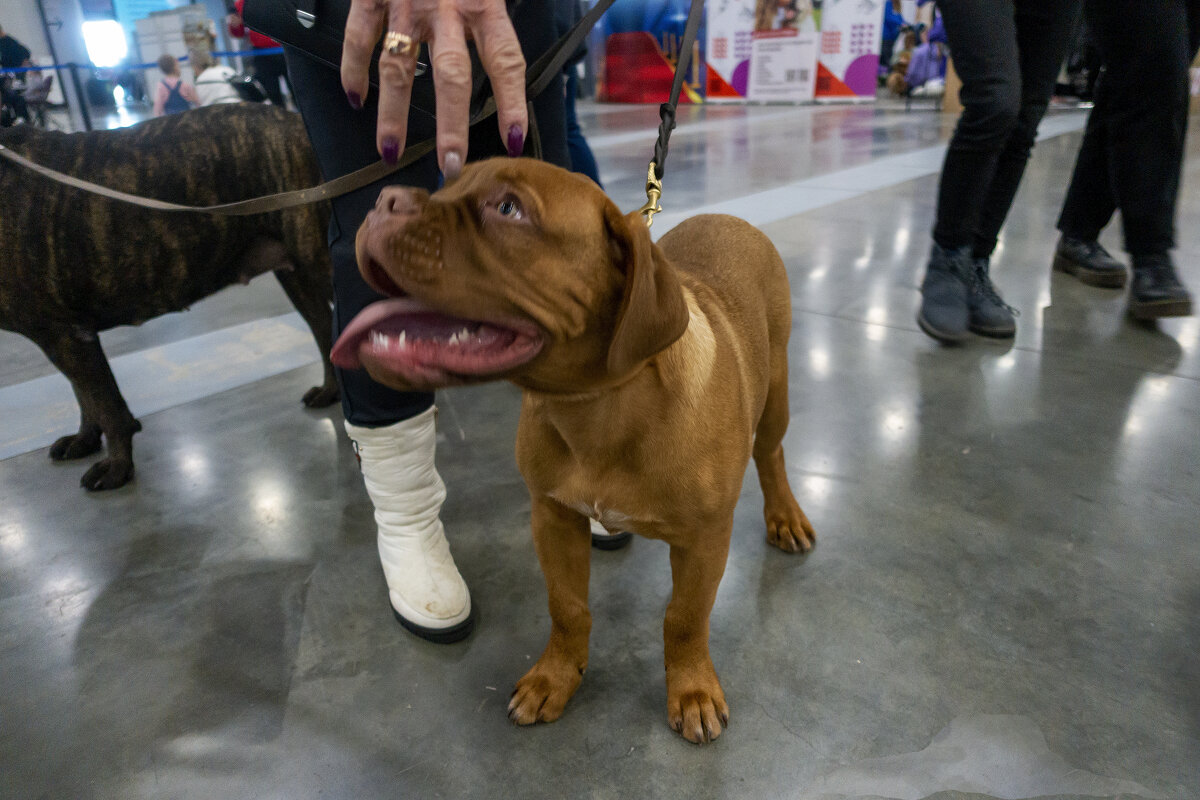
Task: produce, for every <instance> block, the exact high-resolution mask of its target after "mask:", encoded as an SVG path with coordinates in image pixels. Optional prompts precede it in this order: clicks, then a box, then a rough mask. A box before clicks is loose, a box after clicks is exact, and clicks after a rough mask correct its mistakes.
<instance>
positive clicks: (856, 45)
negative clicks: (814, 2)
mask: <svg viewBox="0 0 1200 800" xmlns="http://www.w3.org/2000/svg"><path fill="white" fill-rule="evenodd" d="M884 2H887V0H822V2H820V3H819V5H820V6H821V8H820V10H819V14H818V25H819V27H820V31H821V44H820V52H819V53H818V55H817V88H816V96H817V98H818V99H838V98H843V99H847V100H851V99H857V98H869V99H873V98H874V97H875V86H876V80H877V77H878V74H879V46H880V38H881V36H882V35H883V3H884Z"/></svg>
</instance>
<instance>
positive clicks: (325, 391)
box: [303, 383, 338, 408]
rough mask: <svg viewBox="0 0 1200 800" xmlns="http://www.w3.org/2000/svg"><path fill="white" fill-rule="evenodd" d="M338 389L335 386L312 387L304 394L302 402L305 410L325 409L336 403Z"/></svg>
mask: <svg viewBox="0 0 1200 800" xmlns="http://www.w3.org/2000/svg"><path fill="white" fill-rule="evenodd" d="M337 399H338V387H337V384H336V383H334V384H328V385H325V386H314V387H312V388H311V389H309V390H308V391H307V392H305V393H304V397H303V401H304V407H305V408H325V407H326V406H331V405H333V404H334V403H336V402H337Z"/></svg>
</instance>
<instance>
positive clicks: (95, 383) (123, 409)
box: [30, 330, 142, 491]
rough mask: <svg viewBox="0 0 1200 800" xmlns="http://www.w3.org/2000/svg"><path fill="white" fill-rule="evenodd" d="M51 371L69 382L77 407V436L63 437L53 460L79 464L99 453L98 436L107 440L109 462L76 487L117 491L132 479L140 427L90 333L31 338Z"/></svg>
mask: <svg viewBox="0 0 1200 800" xmlns="http://www.w3.org/2000/svg"><path fill="white" fill-rule="evenodd" d="M30 338H31V339H33V341H34V342H36V343H37V345H38V346H39V347H41V348H42V351H43V352H44V353H45V354H46V356H47V357H48V358H49V359H50V361H51V362H53V364H54V366H56V367H58V368H59V370H61V371H62V373H63V375H66V376H67V379H68V380H69V381H70V382H71V388H72V389H73V390H74V392H75V398H76V400H78V401H79V417H80V423H79V433H77V434H74V435H72V436H64V437H63V438H61V439H59V440H58V441H57V442H55V443H54V445H53V446H52V447H51V448H50V457H51V458H53V459H55V460H61V459H67V458H82V457H83V456H86V455H90V454H92V453H94V452H96V451H97V450H99V449H100V434H101V433H103V434H104V438H105V439H107V440H108V457H107V458H105V459H103V460H101V461H98V462H96V463H95V464H93V465H92V467H91V468H90V469H89V470H88V471H87V472H86V473H84V476H83V478H82V479H81V480H80V485H82V486H83V487H84V488H85V489H88V490H89V491H94V490H97V489H116V488H117V487H119V486H124V485H125V484H126V483H128V482H129V480H130V478H132V477H133V434H135V433H137V432H138V431H140V430H141V429H142V424H141V423H140V422H138V421H137V420H136V419H134V418H133V414H131V413H130V411H129V406H127V405H126V404H125V398H123V397H121V390H120V389H119V388H118V387H117V381H116V378H114V377H113V374H112V370H111V369H109V366H108V359H107V358H105V357H104V350H103V349H102V348H101V347H100V340H99V338H97V336H96V334H95V333H93V332H91V331H80V330H76V331H73V332H70V333H62V334H44V335H41V336H31V337H30Z"/></svg>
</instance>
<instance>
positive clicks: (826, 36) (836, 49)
mask: <svg viewBox="0 0 1200 800" xmlns="http://www.w3.org/2000/svg"><path fill="white" fill-rule="evenodd" d="M840 52H842V32H841V31H825V32H824V33H822V34H821V53H822V54H824V55H827V56H835V55H837V54H838V53H840Z"/></svg>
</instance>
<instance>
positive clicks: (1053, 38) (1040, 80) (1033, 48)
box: [973, 0, 1079, 258]
mask: <svg viewBox="0 0 1200 800" xmlns="http://www.w3.org/2000/svg"><path fill="white" fill-rule="evenodd" d="M1078 15H1079V3H1078V2H1077V0H1036V2H1034V1H1032V0H1019V1H1018V2H1017V4H1016V28H1017V59H1018V62H1019V63H1020V68H1021V105H1020V110H1019V111H1018V112H1017V124H1016V125H1015V126H1014V127H1013V130H1012V132H1011V133H1010V134H1009V135H1008V141H1007V142H1005V144H1004V149H1003V150H1001V151H1000V157H999V159H997V161H996V174H995V176H994V177H993V178H992V183H991V186H990V187H988V190H987V194H986V196H985V198H984V201H983V208H982V210H981V211H980V215H979V227H978V230H977V231H976V233H975V240H974V242H973V245H974V247H973V250H974V254H975V256H976V257H977V258H983V257H987V256H990V255H991V254H992V251H993V250H995V249H996V239H997V237H998V236H999V235H1000V228H1002V227H1003V226H1004V220H1005V218H1006V217H1007V216H1008V211H1009V209H1010V208H1012V204H1013V198H1015V197H1016V195H1017V188H1018V187H1019V186H1020V185H1021V178H1022V177H1023V176H1024V175H1025V166H1026V165H1027V164H1028V163H1029V154H1030V153H1031V152H1032V150H1033V144H1034V141H1035V140H1036V139H1037V129H1038V125H1039V124H1040V123H1041V121H1042V117H1043V116H1045V114H1046V108H1047V107H1048V106H1049V104H1050V97H1051V96H1052V95H1053V94H1054V84H1055V81H1056V78H1057V76H1058V71H1059V68H1060V67H1061V66H1062V63H1063V59H1064V58H1065V57H1066V49H1067V43H1068V42H1069V40H1070V33H1071V28H1072V27H1073V26H1074V25H1075V23H1076V20H1077V18H1078Z"/></svg>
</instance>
